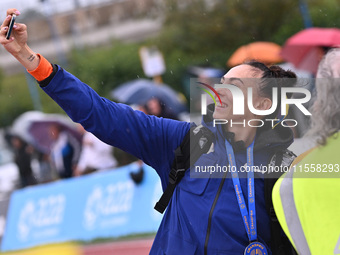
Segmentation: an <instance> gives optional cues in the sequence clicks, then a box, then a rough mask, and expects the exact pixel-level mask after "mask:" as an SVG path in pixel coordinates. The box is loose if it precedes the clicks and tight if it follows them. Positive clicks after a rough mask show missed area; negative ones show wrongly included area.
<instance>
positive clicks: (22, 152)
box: [11, 135, 37, 188]
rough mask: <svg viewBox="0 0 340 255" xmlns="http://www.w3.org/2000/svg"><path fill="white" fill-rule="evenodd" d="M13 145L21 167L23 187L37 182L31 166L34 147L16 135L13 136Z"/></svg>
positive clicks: (19, 167)
mask: <svg viewBox="0 0 340 255" xmlns="http://www.w3.org/2000/svg"><path fill="white" fill-rule="evenodd" d="M11 145H12V148H13V151H14V162H15V164H16V165H17V166H18V169H19V176H20V185H21V188H24V187H27V186H30V185H35V184H37V181H36V179H35V177H34V176H33V171H32V167H31V155H32V152H33V147H31V146H30V145H28V144H27V143H26V142H25V141H24V140H23V139H21V138H20V137H19V136H15V135H14V136H12V137H11Z"/></svg>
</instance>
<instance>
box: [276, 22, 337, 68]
mask: <svg viewBox="0 0 340 255" xmlns="http://www.w3.org/2000/svg"><path fill="white" fill-rule="evenodd" d="M339 46H340V29H338V28H317V27H313V28H307V29H305V30H302V31H300V32H298V33H297V34H295V35H293V36H292V37H290V38H289V39H288V40H287V41H286V43H285V44H284V46H283V47H282V51H281V56H282V58H283V59H285V60H286V61H288V62H291V63H293V64H294V66H295V67H296V68H298V69H301V70H306V71H310V72H312V73H314V74H315V73H316V71H317V68H318V65H319V62H320V60H321V58H322V56H323V55H324V50H323V47H339Z"/></svg>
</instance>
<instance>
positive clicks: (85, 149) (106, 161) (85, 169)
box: [74, 124, 117, 176]
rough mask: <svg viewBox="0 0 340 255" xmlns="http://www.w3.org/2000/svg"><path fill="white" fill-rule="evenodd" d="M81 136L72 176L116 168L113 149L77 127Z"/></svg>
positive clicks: (80, 127) (80, 126)
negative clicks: (79, 152) (79, 151)
mask: <svg viewBox="0 0 340 255" xmlns="http://www.w3.org/2000/svg"><path fill="white" fill-rule="evenodd" d="M78 128H79V131H80V133H82V134H83V140H82V150H81V154H80V158H79V161H78V164H77V167H76V169H75V172H74V175H75V176H79V175H84V174H88V173H92V172H94V171H98V170H105V169H112V168H114V167H116V166H117V160H116V159H115V158H114V156H113V147H112V146H110V145H108V144H106V143H104V142H102V141H100V140H99V139H98V138H97V137H95V136H94V135H93V134H92V133H90V132H87V131H86V130H85V129H84V128H83V126H82V125H80V124H79V125H78Z"/></svg>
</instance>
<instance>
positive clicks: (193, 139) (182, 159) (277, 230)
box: [155, 126, 297, 255]
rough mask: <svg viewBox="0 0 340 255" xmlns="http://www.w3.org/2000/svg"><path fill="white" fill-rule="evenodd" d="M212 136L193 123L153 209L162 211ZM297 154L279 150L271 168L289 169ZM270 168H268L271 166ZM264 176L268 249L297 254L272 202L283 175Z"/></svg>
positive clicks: (281, 254) (280, 254)
mask: <svg viewBox="0 0 340 255" xmlns="http://www.w3.org/2000/svg"><path fill="white" fill-rule="evenodd" d="M213 140H214V135H213V133H212V132H211V131H210V130H209V129H208V128H206V127H203V126H192V127H191V128H190V131H189V132H188V133H187V134H186V135H185V137H184V139H183V141H182V143H181V145H180V146H178V147H177V149H176V150H175V159H174V161H173V163H172V166H171V171H170V174H169V184H168V186H167V188H166V190H165V191H164V193H163V195H162V196H161V198H160V199H159V201H158V202H157V203H156V205H155V210H157V211H158V212H160V213H163V212H164V211H165V209H166V207H167V206H168V204H169V202H170V199H171V197H172V194H173V193H174V190H175V188H176V185H177V184H178V183H179V182H180V180H181V179H182V177H183V176H184V174H185V171H186V170H187V169H189V168H190V166H192V165H193V164H194V163H195V162H196V161H197V160H198V158H199V157H200V156H201V155H202V154H205V153H208V151H209V150H210V148H211V147H212V145H213ZM295 158H296V155H295V154H294V153H292V152H291V151H289V150H287V149H286V150H278V151H276V152H275V153H274V155H273V156H272V158H271V159H270V160H269V164H268V166H270V167H275V166H277V167H280V166H282V167H285V168H289V166H290V165H291V164H292V162H293V160H294V159H295ZM270 167H268V168H269V169H270ZM267 175H268V176H267V177H266V178H265V179H264V193H265V203H266V209H267V212H268V214H269V216H270V227H271V233H272V234H271V251H272V253H273V255H290V254H291V255H296V254H297V253H296V252H295V249H294V248H293V246H292V245H291V243H290V241H289V239H288V238H287V237H286V235H285V234H284V232H283V230H282V228H281V226H280V223H279V221H278V219H277V217H276V214H275V211H274V207H273V202H272V190H273V187H274V184H275V182H276V181H277V180H278V178H279V177H280V176H281V175H282V171H278V172H269V173H267Z"/></svg>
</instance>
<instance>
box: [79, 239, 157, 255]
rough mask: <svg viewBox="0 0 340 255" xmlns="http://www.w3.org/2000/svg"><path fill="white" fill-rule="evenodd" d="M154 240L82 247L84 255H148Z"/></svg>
mask: <svg viewBox="0 0 340 255" xmlns="http://www.w3.org/2000/svg"><path fill="white" fill-rule="evenodd" d="M152 242H153V239H152V238H150V239H142V240H132V241H121V242H112V243H104V244H92V245H86V246H84V247H82V254H83V255H147V254H149V251H150V248H151V246H152Z"/></svg>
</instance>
